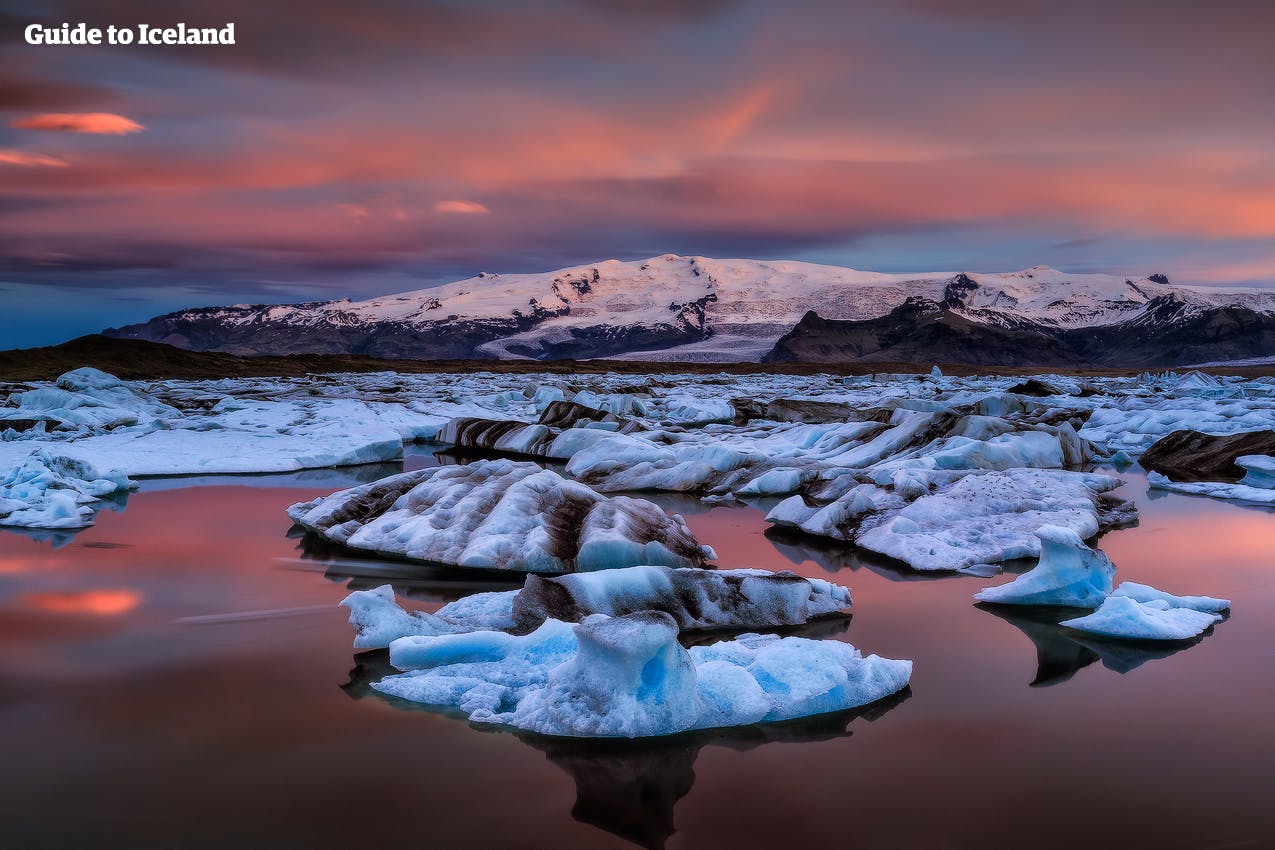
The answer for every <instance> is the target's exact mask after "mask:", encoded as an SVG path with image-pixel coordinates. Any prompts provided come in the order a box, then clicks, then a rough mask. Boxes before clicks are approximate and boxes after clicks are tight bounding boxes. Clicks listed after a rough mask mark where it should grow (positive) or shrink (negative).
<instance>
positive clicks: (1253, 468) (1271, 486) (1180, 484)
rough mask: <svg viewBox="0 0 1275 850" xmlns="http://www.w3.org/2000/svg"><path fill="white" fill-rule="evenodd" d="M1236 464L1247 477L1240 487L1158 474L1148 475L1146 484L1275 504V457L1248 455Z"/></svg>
mask: <svg viewBox="0 0 1275 850" xmlns="http://www.w3.org/2000/svg"><path fill="white" fill-rule="evenodd" d="M1235 465H1236V466H1238V467H1240V468H1241V469H1243V470H1244V477H1243V478H1242V479H1240V481H1239V483H1238V484H1230V483H1227V482H1223V481H1171V480H1170V479H1169V478H1167V477H1166V476H1164V475H1162V474H1160V473H1159V472H1149V473H1147V483H1148V484H1149V485H1150V486H1151V487H1152V489H1155V490H1173V491H1175V492H1178V493H1188V494H1190V495H1192V496H1209V497H1211V498H1214V499H1231V500H1234V501H1237V502H1252V503H1254V504H1259V505H1275V457H1269V456H1267V455H1246V456H1245V457H1241V458H1236V460H1235Z"/></svg>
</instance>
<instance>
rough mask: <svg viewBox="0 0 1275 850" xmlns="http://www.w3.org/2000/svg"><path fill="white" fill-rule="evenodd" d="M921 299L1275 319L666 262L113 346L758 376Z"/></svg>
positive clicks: (268, 312) (227, 316)
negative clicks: (809, 317)
mask: <svg viewBox="0 0 1275 850" xmlns="http://www.w3.org/2000/svg"><path fill="white" fill-rule="evenodd" d="M909 299H920V300H923V301H928V302H931V303H933V304H934V305H936V306H937V305H942V306H943V308H945V309H947V310H949V311H951V312H952V313H954V314H957V315H960V316H962V317H963V318H965V319H966V320H968V321H970V322H974V323H978V324H986V325H991V326H996V327H1002V328H1015V329H1020V328H1024V327H1036V326H1039V327H1042V328H1049V329H1059V330H1065V329H1077V328H1085V327H1101V326H1112V325H1117V324H1121V323H1125V322H1130V321H1134V320H1140V321H1142V322H1143V323H1148V322H1165V321H1170V322H1171V321H1176V320H1177V319H1179V318H1182V317H1188V316H1196V315H1200V314H1202V313H1204V312H1207V311H1209V310H1212V309H1215V308H1220V307H1242V308H1244V309H1248V310H1252V311H1255V312H1258V313H1260V314H1263V315H1270V314H1273V313H1275V292H1270V291H1262V290H1226V291H1222V290H1206V289H1192V288H1190V287H1181V286H1173V285H1172V284H1170V282H1169V280H1168V278H1166V277H1165V276H1164V275H1162V274H1154V275H1149V276H1147V277H1144V278H1140V279H1137V280H1134V279H1131V278H1125V277H1122V276H1118V275H1103V274H1085V275H1075V274H1068V273H1066V272H1063V271H1059V270H1058V269H1053V268H1050V267H1048V266H1034V267H1032V268H1029V269H1023V270H1021V271H1016V272H1007V273H976V272H950V271H948V272H929V273H922V274H887V273H880V272H868V271H859V270H856V269H849V268H842V267H839V266H828V265H820V264H816V263H804V262H796V261H786V260H746V259H724V260H723V259H713V258H709V257H699V256H692V257H685V256H680V255H677V254H662V255H660V256H657V257H651V258H649V259H646V260H636V261H622V260H606V261H603V262H599V263H590V264H587V265H580V266H572V267H569V268H563V269H558V270H556V271H551V272H544V273H534V274H492V273H487V272H484V273H480V274H478V275H475V276H474V277H471V278H467V279H465V280H460V281H456V282H455V283H450V284H446V285H443V286H437V287H431V288H428V289H420V290H415V291H412V292H403V293H398V294H395V295H386V296H381V297H378V298H371V299H367V300H363V301H349V300H340V301H326V302H312V303H307V304H295V305H253V306H250V305H239V306H235V307H222V308H208V309H202V310H198V309H197V310H185V311H181V312H178V313H173V314H170V315H168V316H161V317H159V318H157V319H153V320H151V321H150V322H147V323H145V324H143V325H135V326H131V327H128V328H122V329H119V330H112V331H108V332H107V333H108V334H109V335H114V336H123V337H131V338H142V339H150V340H154V341H158V342H169V343H172V344H176V345H180V346H183V347H187V348H194V349H196V350H220V351H230V352H233V353H239V354H254V353H303V352H304V353H346V352H348V353H361V354H372V355H378V356H387V357H426V358H430V357H474V356H478V357H498V358H520V357H530V358H536V359H553V358H563V357H631V358H650V359H671V360H683V359H687V360H716V361H729V360H757V359H760V358H761V357H762V356H763V355H765V354H766V353H767V352H768V351H770V349H771V348H772V347H773V346H774V344H775V343H776V341H777V340H778V339H779V338H780V337H781V336H783V335H784V334H785V333H787V332H788V331H790V330H792V329H793V328H794V327H795V326H796V325H797V324H798V323H799V322H800V321H801V319H802V317H803V316H805V314H806V313H808V312H810V311H815V312H816V313H817V314H818V315H819V316H820V317H821V318H823V319H829V320H834V321H867V320H873V319H878V318H881V317H884V316H887V315H888V314H890V313H891V311H893V310H894V309H895V308H897V307H899V306H900V305H903V304H904V303H905V302H908V301H909ZM301 331H304V333H299V332H301Z"/></svg>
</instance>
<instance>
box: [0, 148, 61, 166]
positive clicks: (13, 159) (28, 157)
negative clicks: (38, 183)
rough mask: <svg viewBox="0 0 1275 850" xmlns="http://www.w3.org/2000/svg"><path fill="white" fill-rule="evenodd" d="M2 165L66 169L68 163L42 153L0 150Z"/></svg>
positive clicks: (0, 163)
mask: <svg viewBox="0 0 1275 850" xmlns="http://www.w3.org/2000/svg"><path fill="white" fill-rule="evenodd" d="M0 165H18V166H22V167H23V168H40V167H44V168H64V167H65V166H66V165H67V161H66V160H65V159H58V158H57V157H56V156H47V155H45V154H42V153H27V152H26V151H16V150H12V149H4V148H0Z"/></svg>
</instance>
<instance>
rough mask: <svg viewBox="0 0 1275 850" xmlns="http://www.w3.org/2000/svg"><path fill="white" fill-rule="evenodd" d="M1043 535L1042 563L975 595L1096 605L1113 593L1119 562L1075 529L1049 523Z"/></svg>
mask: <svg viewBox="0 0 1275 850" xmlns="http://www.w3.org/2000/svg"><path fill="white" fill-rule="evenodd" d="M1036 536H1037V537H1039V538H1040V544H1041V553H1040V563H1038V564H1037V565H1036V566H1035V567H1034V568H1032V569H1031V570H1029V571H1027V572H1025V573H1023V574H1022V575H1020V576H1018V577H1017V578H1015V579H1014V580H1013V581H1011V582H1009V583H1008V584H1002V585H997V586H995V587H988V588H984V589H983V590H980V591H979V592H978V593H976V594H974V598H975V599H977V600H979V601H980V602H995V603H998V604H1001V605H1064V606H1073V607H1077V608H1093V607H1095V606H1097V605H1099V604H1101V603H1102V601H1103V600H1104V599H1106V598H1107V596H1108V595H1109V594H1110V593H1111V585H1112V580H1113V579H1114V577H1115V574H1116V568H1115V565H1113V564H1112V563H1111V559H1110V558H1108V557H1107V556H1106V555H1105V554H1104V553H1103V552H1101V551H1100V550H1097V549H1091V548H1089V547H1088V546H1086V545H1085V542H1084V541H1083V540H1082V539H1081V538H1080V535H1079V534H1077V533H1076V532H1075V531H1074V530H1072V529H1070V528H1063V527H1060V526H1056V525H1047V526H1044V527H1043V528H1040V529H1038V530H1037V532H1036Z"/></svg>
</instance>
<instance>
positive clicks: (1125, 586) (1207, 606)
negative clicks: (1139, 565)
mask: <svg viewBox="0 0 1275 850" xmlns="http://www.w3.org/2000/svg"><path fill="white" fill-rule="evenodd" d="M1111 595H1112V596H1127V597H1129V598H1130V599H1133V600H1136V601H1138V602H1155V601H1157V600H1158V601H1160V602H1164V603H1166V604H1168V606H1169V607H1170V608H1191V609H1193V610H1195V611H1207V612H1209V613H1210V614H1220V613H1221V612H1223V611H1225V610H1227V609H1228V608H1230V607H1231V600H1229V599H1216V598H1214V597H1212V596H1174V595H1173V594H1172V593H1165V592H1164V591H1163V590H1157V589H1156V588H1154V587H1151V586H1149V585H1145V584H1136V583H1134V582H1131V581H1125V582H1121V583H1120V586H1119V587H1117V588H1116V589H1115V590H1114V591H1112V593H1111Z"/></svg>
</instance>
